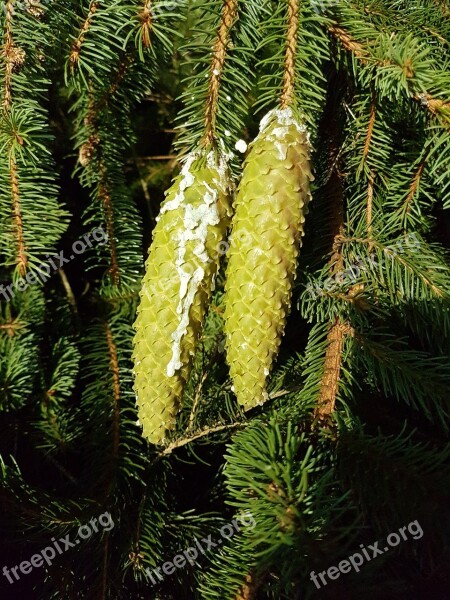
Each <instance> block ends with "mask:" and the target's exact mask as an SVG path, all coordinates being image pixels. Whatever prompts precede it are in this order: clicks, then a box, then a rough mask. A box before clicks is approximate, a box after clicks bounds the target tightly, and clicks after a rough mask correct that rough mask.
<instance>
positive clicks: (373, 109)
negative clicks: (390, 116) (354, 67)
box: [363, 93, 377, 161]
mask: <svg viewBox="0 0 450 600" xmlns="http://www.w3.org/2000/svg"><path fill="white" fill-rule="evenodd" d="M376 106H377V101H376V96H375V93H374V94H373V95H372V102H371V104H370V117H369V125H368V126H367V135H366V141H365V144H364V152H363V161H366V159H367V157H368V155H369V150H370V144H371V142H372V136H373V129H374V127H375V119H376V114H377V110H376Z"/></svg>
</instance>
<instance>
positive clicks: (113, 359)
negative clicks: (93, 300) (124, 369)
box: [105, 322, 121, 462]
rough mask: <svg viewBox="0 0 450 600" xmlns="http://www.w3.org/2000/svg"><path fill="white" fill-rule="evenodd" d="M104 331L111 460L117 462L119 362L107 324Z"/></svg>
mask: <svg viewBox="0 0 450 600" xmlns="http://www.w3.org/2000/svg"><path fill="white" fill-rule="evenodd" d="M105 329H106V341H107V344H108V353H109V365H110V368H111V373H112V387H113V429H112V437H113V452H112V455H113V460H114V462H115V461H117V458H118V456H119V441H120V399H121V389H120V374H119V360H118V356H117V346H116V344H115V342H114V339H113V335H112V332H111V327H110V326H109V323H108V322H107V323H106V324H105Z"/></svg>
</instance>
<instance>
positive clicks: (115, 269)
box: [98, 165, 120, 286]
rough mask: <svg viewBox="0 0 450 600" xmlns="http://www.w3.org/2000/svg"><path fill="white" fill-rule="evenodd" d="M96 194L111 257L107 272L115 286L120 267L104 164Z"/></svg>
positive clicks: (118, 281) (118, 278) (117, 282)
mask: <svg viewBox="0 0 450 600" xmlns="http://www.w3.org/2000/svg"><path fill="white" fill-rule="evenodd" d="M98 195H99V198H100V200H101V201H102V204H103V208H104V210H105V221H106V232H107V235H108V244H109V250H110V257H111V264H110V267H109V272H110V274H111V279H112V282H113V284H114V285H116V286H117V285H119V283H120V269H119V262H118V258H117V244H116V238H115V228H114V211H113V207H112V203H111V193H110V190H109V186H108V184H107V177H106V169H105V166H104V165H101V168H100V181H99V184H98Z"/></svg>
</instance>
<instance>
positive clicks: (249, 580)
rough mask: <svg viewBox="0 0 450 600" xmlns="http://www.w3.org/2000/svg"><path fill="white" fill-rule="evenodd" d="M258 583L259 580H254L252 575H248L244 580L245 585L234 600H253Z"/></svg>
mask: <svg viewBox="0 0 450 600" xmlns="http://www.w3.org/2000/svg"><path fill="white" fill-rule="evenodd" d="M260 583H261V580H260V579H257V578H255V577H254V576H253V575H252V574H248V575H247V577H246V578H245V583H244V585H243V586H242V588H241V589H240V590H239V592H238V594H237V596H236V599H235V600H253V599H254V598H255V594H256V592H257V591H258V588H259V586H260Z"/></svg>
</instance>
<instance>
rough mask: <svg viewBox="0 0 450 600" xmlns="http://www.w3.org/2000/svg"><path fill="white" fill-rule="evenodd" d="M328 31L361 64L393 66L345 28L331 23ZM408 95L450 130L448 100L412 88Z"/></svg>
mask: <svg viewBox="0 0 450 600" xmlns="http://www.w3.org/2000/svg"><path fill="white" fill-rule="evenodd" d="M328 31H329V32H330V33H331V34H332V35H333V36H334V37H335V38H336V39H337V40H338V41H339V42H340V43H341V44H342V46H343V47H344V48H345V49H346V50H348V51H349V52H351V53H352V54H353V55H354V56H355V57H356V58H358V59H359V60H360V62H361V63H362V64H368V63H369V62H373V63H374V64H376V65H378V66H382V67H387V66H395V65H393V63H390V62H388V61H380V60H378V59H375V58H373V57H372V56H371V54H370V52H369V51H368V50H367V49H366V48H365V47H364V46H363V45H362V44H361V43H360V42H358V41H356V40H355V39H354V38H353V37H352V36H351V35H350V34H349V33H348V32H347V31H346V30H345V29H343V28H342V27H340V26H339V25H336V24H334V25H331V26H330V27H329V28H328ZM404 68H405V70H406V72H407V73H409V70H410V65H407V64H405V66H404ZM410 97H412V99H413V100H415V101H416V102H418V103H419V104H420V105H421V106H423V107H425V108H426V109H427V110H428V111H429V112H430V113H431V114H432V115H433V116H434V117H437V118H439V119H441V118H442V117H444V122H443V123H442V124H443V126H444V127H446V129H448V130H450V126H449V124H448V120H449V112H450V100H441V99H439V98H433V96H432V95H431V94H429V93H425V92H420V93H416V92H414V91H413V90H411V96H410Z"/></svg>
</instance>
